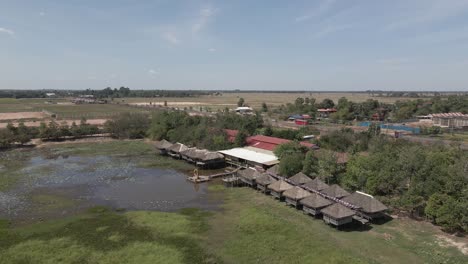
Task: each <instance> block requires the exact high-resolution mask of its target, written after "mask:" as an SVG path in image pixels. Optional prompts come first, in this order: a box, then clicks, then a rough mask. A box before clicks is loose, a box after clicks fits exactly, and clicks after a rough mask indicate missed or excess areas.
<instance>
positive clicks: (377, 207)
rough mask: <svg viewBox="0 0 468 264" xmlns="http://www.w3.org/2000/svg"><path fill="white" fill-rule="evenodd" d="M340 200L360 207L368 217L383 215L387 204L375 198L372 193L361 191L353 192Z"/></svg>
mask: <svg viewBox="0 0 468 264" xmlns="http://www.w3.org/2000/svg"><path fill="white" fill-rule="evenodd" d="M342 200H343V201H344V202H347V203H350V204H352V205H355V206H358V207H360V211H361V212H362V213H364V214H365V215H366V216H367V218H370V219H373V218H379V217H383V216H384V215H385V211H386V210H387V209H388V207H387V206H385V205H384V204H383V203H381V202H380V201H379V200H377V199H375V198H374V197H373V196H372V195H369V194H367V193H363V192H355V193H353V194H351V195H349V196H347V197H345V198H343V199H342Z"/></svg>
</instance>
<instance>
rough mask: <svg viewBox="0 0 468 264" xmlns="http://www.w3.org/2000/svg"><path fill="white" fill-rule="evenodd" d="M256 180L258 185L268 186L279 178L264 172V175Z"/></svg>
mask: <svg viewBox="0 0 468 264" xmlns="http://www.w3.org/2000/svg"><path fill="white" fill-rule="evenodd" d="M255 181H256V182H257V185H263V186H267V185H270V184H272V183H274V182H276V181H277V180H276V179H275V178H273V177H271V176H270V175H268V174H266V173H262V175H261V176H260V177H258V178H257V179H255Z"/></svg>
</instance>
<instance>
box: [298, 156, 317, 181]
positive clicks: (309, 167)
mask: <svg viewBox="0 0 468 264" xmlns="http://www.w3.org/2000/svg"><path fill="white" fill-rule="evenodd" d="M318 166H319V163H318V159H317V157H316V156H315V153H314V150H309V151H308V152H307V153H306V155H305V158H304V162H303V167H302V172H303V173H304V174H306V175H309V176H314V177H315V176H317V175H318V172H319V170H318Z"/></svg>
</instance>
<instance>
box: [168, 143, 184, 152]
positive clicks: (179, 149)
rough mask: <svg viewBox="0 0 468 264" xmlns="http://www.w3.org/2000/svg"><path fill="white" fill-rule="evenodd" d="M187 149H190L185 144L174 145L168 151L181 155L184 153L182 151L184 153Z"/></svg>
mask: <svg viewBox="0 0 468 264" xmlns="http://www.w3.org/2000/svg"><path fill="white" fill-rule="evenodd" d="M187 149H188V147H187V146H185V145H184V144H182V143H175V144H173V145H172V146H171V147H169V148H168V149H167V150H169V151H173V152H176V153H180V152H182V151H184V150H187Z"/></svg>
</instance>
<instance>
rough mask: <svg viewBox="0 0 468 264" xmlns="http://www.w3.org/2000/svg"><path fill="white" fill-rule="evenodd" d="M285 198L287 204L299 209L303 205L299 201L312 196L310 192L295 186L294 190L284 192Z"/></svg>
mask: <svg viewBox="0 0 468 264" xmlns="http://www.w3.org/2000/svg"><path fill="white" fill-rule="evenodd" d="M283 196H284V197H285V198H286V204H289V205H292V206H294V207H296V208H299V207H300V205H301V204H300V203H299V201H300V200H302V199H304V198H306V197H308V196H310V192H308V191H306V190H304V189H302V188H301V187H299V186H295V187H294V188H291V189H288V190H286V191H284V193H283Z"/></svg>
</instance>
